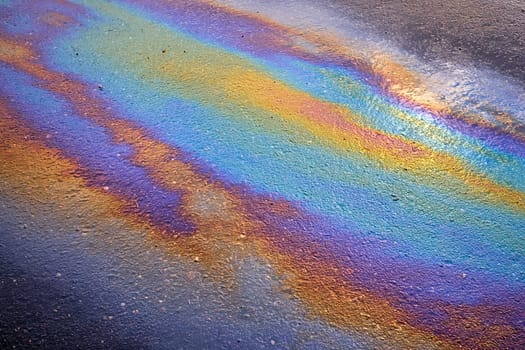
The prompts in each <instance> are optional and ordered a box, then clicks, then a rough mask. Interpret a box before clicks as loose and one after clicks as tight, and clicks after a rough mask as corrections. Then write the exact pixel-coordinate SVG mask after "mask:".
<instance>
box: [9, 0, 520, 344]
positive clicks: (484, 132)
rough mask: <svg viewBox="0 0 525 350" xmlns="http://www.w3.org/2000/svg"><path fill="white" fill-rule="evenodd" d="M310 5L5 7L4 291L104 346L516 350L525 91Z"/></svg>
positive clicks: (98, 1)
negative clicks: (69, 302)
mask: <svg viewBox="0 0 525 350" xmlns="http://www.w3.org/2000/svg"><path fill="white" fill-rule="evenodd" d="M306 5H308V6H307V7H305V9H304V10H303V11H304V13H317V16H315V17H314V16H305V17H304V18H301V17H296V16H295V14H297V13H300V12H301V11H298V10H297V8H296V7H297V4H295V5H293V6H291V7H290V15H289V16H285V17H283V16H282V15H281V14H279V13H278V12H279V11H277V10H276V9H275V8H273V10H272V6H268V5H257V4H256V3H250V2H245V3H243V4H238V3H237V2H236V1H225V2H207V1H194V2H186V1H167V0H162V1H156V2H149V1H140V0H126V1H125V0H122V1H103V0H91V1H80V0H79V1H59V0H49V1H39V2H32V1H19V2H5V3H4V2H2V3H0V6H1V8H2V13H4V15H3V18H5V21H3V22H2V24H1V25H0V75H1V76H2V77H3V79H2V80H3V84H2V86H1V87H0V96H1V97H0V122H1V124H0V128H1V132H2V140H1V143H0V158H1V159H0V161H1V162H2V164H3V165H2V166H1V167H0V173H1V177H2V182H1V187H0V196H1V198H2V201H3V202H4V203H5V204H4V205H3V207H2V216H3V217H4V219H3V221H2V224H3V227H5V228H4V230H3V232H2V246H3V247H9V248H10V251H12V252H19V253H20V254H15V253H7V251H6V252H4V253H3V255H2V259H3V261H4V260H5V261H9V262H10V264H6V265H5V266H6V267H5V268H4V269H5V272H4V275H5V276H7V275H9V271H10V269H11V267H8V266H15V265H17V266H18V265H20V266H22V269H23V270H24V271H25V273H27V274H29V275H36V274H39V273H42V274H45V273H46V271H47V272H49V271H50V270H49V271H48V270H46V268H48V269H54V268H61V269H63V270H64V272H57V273H55V274H54V276H55V277H56V276H59V274H60V277H61V278H62V276H64V277H67V276H68V275H69V276H71V275H75V274H78V276H79V278H80V279H81V280H82V282H75V283H79V285H80V287H79V289H80V290H81V291H83V293H87V294H89V295H92V296H94V299H97V298H99V299H100V300H101V303H102V304H101V305H102V306H100V309H101V310H103V311H108V312H106V314H104V316H103V318H102V320H99V321H97V322H100V323H101V324H104V322H106V323H107V322H110V321H111V322H113V323H112V324H113V326H111V327H114V328H111V332H112V334H113V335H112V336H111V335H108V334H106V333H104V332H102V331H101V332H102V333H100V335H98V333H96V332H95V333H94V334H95V335H93V337H94V336H100V337H101V338H103V339H102V340H104V339H106V338H108V337H109V338H111V340H107V342H106V345H107V344H112V345H107V346H117V345H119V344H120V345H125V346H137V347H141V346H145V347H153V348H164V347H170V346H172V347H177V346H181V347H183V348H184V347H208V348H221V347H226V348H246V347H247V346H248V347H250V348H269V347H273V346H279V347H281V348H288V347H301V348H302V347H304V348H307V347H312V348H319V347H323V348H371V347H376V348H425V349H428V348H458V347H466V348H519V347H520V346H522V345H523V344H524V342H525V333H524V325H523V312H524V311H525V305H524V301H523V300H525V298H524V279H523V278H524V276H523V267H524V262H525V259H524V256H523V255H524V241H523V237H522V235H523V233H524V232H525V187H524V185H523V182H522V181H521V175H522V174H524V173H525V135H524V133H523V131H524V126H523V123H524V120H523V101H522V97H519V96H522V95H521V93H522V89H523V87H522V84H521V83H520V82H519V81H513V82H512V84H507V85H505V84H502V83H501V81H502V80H503V76H502V75H501V74H499V73H497V72H493V71H490V70H487V71H485V72H484V73H483V72H482V71H481V70H476V71H475V72H476V74H477V76H478V77H479V79H477V80H476V79H470V80H468V84H466V83H465V84H462V83H461V82H465V81H466V78H465V74H460V73H458V72H465V71H469V70H468V69H470V68H464V67H461V66H459V65H456V66H453V64H452V63H450V65H451V68H450V70H441V69H440V70H439V71H436V69H437V68H436V67H432V66H428V63H427V62H425V61H423V60H419V59H418V58H417V57H415V56H412V55H409V54H408V53H406V52H404V51H403V50H401V49H398V48H396V47H395V45H393V44H391V43H389V42H388V41H387V40H386V39H381V38H379V37H377V36H373V34H367V33H366V32H363V31H359V30H358V28H357V27H356V28H354V27H352V26H350V25H345V26H343V25H338V24H337V23H339V22H337V20H334V21H333V23H332V24H327V25H326V26H325V27H322V26H321V27H320V24H319V22H320V23H321V24H322V23H324V22H326V23H331V22H330V21H329V20H328V18H329V17H330V16H336V15H335V14H333V13H331V12H330V11H329V10H322V9H320V8H319V7H316V5H312V4H309V3H306V2H305V6H306ZM274 7H278V6H277V5H275V4H274ZM317 10H319V12H315V11H317ZM321 10H322V11H321ZM372 39H373V40H372ZM465 69H466V70H465ZM469 72H474V70H472V71H469ZM452 77H454V79H457V80H459V81H460V85H456V86H448V85H447V84H446V83H445V82H446V81H447V79H452ZM485 81H491V82H493V86H494V89H493V91H488V90H487V89H486V88H485V87H484V86H483V82H485ZM469 84H470V85H469ZM467 85H468V86H467ZM465 89H468V94H466V93H465V91H466V90H465ZM466 95H468V97H466ZM515 96H518V98H516V97H515ZM520 98H521V99H520ZM26 222H29V224H28V223H26ZM20 242H25V243H24V244H21V243H20ZM30 247H32V248H31V249H30ZM28 251H32V252H33V253H31V254H29V253H28V254H29V255H30V258H28V259H29V260H28V261H33V262H35V263H34V264H27V262H26V263H25V264H24V263H23V260H20V258H17V256H18V255H20V256H23V252H26V253H27V252H28ZM53 252H54V253H53ZM55 254H56V256H55ZM74 261H75V262H76V263H77V264H78V265H74V264H73V262H74ZM37 265H42V266H47V267H46V268H44V267H41V266H37ZM81 265H82V267H80V266H81ZM75 266H77V267H75ZM13 269H14V268H13ZM42 269H43V272H42V271H41V270H42ZM4 275H2V278H3V279H4V278H5V276H4ZM108 276H114V278H113V277H112V278H113V279H112V278H109V277H108ZM102 281H105V282H104V283H103V282H102ZM69 283H70V284H69V286H70V285H71V283H72V282H71V281H69ZM100 285H102V286H101V287H99V288H101V289H102V290H97V289H95V287H93V286H100ZM13 288H14V287H13ZM62 288H66V289H67V288H69V287H68V284H67V283H66V284H65V285H64V286H62ZM27 293H29V295H30V296H32V294H31V293H32V292H27ZM73 294H74V295H75V296H77V297H78V295H80V294H82V292H79V291H77V292H74V293H73ZM118 298H122V299H125V301H122V300H120V301H117V299H118ZM113 301H114V302H113ZM42 302H45V301H42ZM112 305H113V306H112ZM122 305H124V306H122ZM127 306H129V308H128V307H127ZM64 308H66V307H65V306H64ZM115 308H116V309H115ZM110 311H111V313H110V314H108V313H109V312H110ZM100 312H102V311H100ZM9 315H11V316H13V315H15V314H8V316H6V317H9ZM90 315H91V316H92V317H99V316H100V315H99V314H98V311H93V314H90ZM115 315H119V316H115ZM91 316H90V317H91ZM13 317H14V316H13ZM139 317H140V320H141V321H140V322H143V324H145V325H147V326H145V329H141V326H140V325H138V323H137V322H138V321H137V320H138V319H139ZM224 320H226V321H224ZM3 322H6V324H10V322H14V321H12V320H11V319H8V318H6V319H5V320H3ZM75 322H78V323H79V324H80V325H82V324H83V322H84V323H85V322H88V321H86V320H82V319H76V321H75ZM88 323H89V322H88ZM54 327H59V328H60V327H64V329H66V326H65V325H63V324H61V323H57V325H55V326H54ZM127 329H129V330H135V331H137V332H142V333H141V334H142V336H141V337H140V339H139V337H136V336H134V335H133V334H131V333H130V332H131V331H129V332H128V331H127ZM115 334H116V335H115ZM29 336H31V335H29ZM2 337H3V341H4V345H11V344H15V343H16V342H20V341H22V340H23V341H26V340H27V339H25V338H24V339H22V338H20V337H17V336H12V335H9V336H8V335H7V334H4V333H2ZM37 338H38V337H37ZM21 339H22V340H21ZM42 339H43V338H42ZM42 339H40V341H42ZM87 339H91V338H89V337H88V338H87ZM89 341H92V340H89ZM56 344H59V343H56ZM56 344H55V345H56ZM106 345H104V344H103V343H102V345H100V346H101V347H104V346H106Z"/></svg>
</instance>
